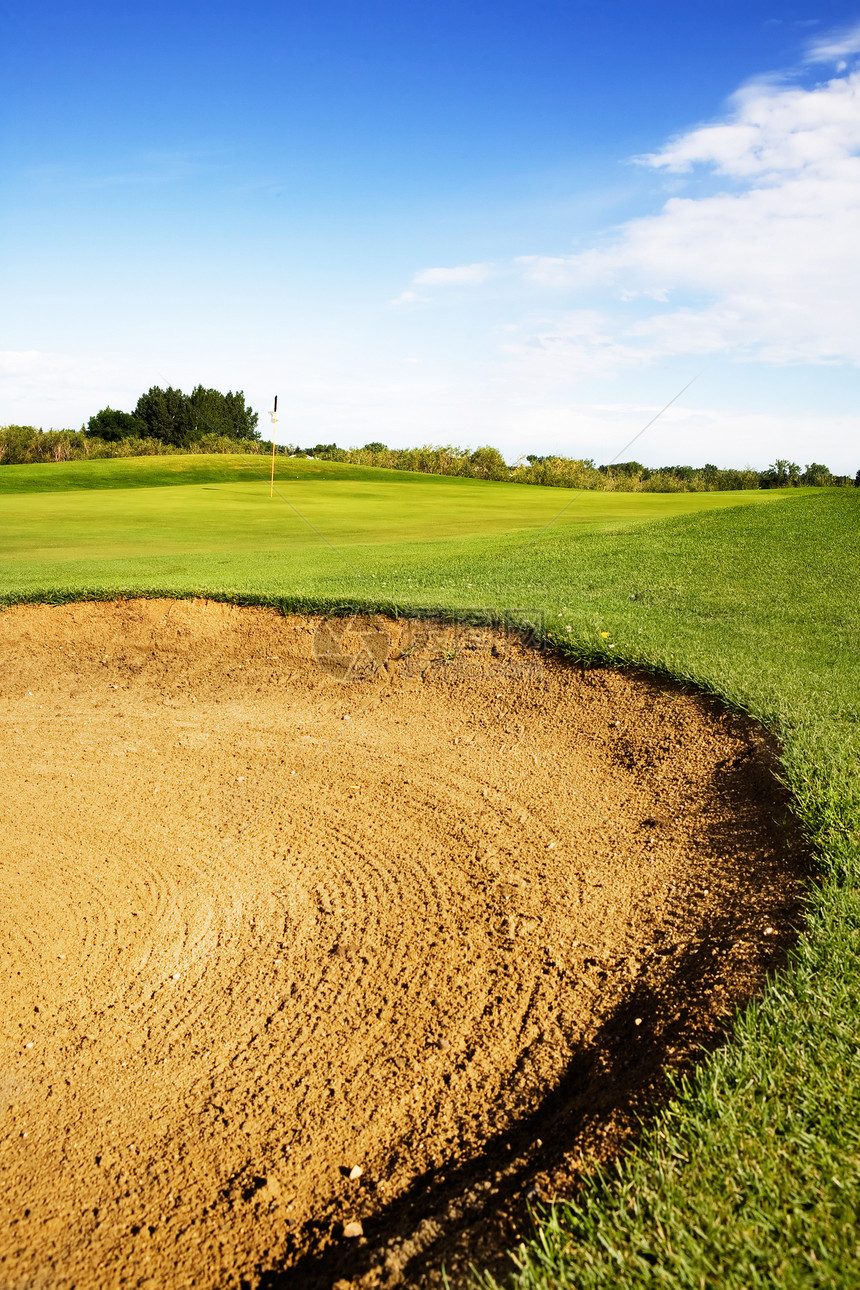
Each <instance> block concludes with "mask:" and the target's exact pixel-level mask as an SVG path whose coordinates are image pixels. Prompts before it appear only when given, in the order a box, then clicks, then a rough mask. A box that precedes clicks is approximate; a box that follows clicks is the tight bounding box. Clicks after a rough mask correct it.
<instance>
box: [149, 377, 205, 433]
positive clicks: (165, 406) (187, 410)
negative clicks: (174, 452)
mask: <svg viewBox="0 0 860 1290" xmlns="http://www.w3.org/2000/svg"><path fill="white" fill-rule="evenodd" d="M134 415H135V416H136V417H137V418H138V420H140V421H142V422H143V424H144V425H145V426H146V435H147V437H148V438H150V439H159V440H160V441H161V442H162V443H169V444H172V445H173V447H175V448H184V447H187V445H188V444H189V443H192V442H193V441H194V439H195V438H197V439H199V438H202V436H203V433H204V431H200V432H199V433H195V427H194V420H193V417H192V414H191V407H190V404H189V400H188V399H187V398H186V396H185V395H184V394H183V393H182V391H181V390H177V389H174V388H173V386H172V385H168V387H167V389H166V390H162V389H161V388H160V386H158V385H152V386H150V388H149V389H148V390H147V392H146V394H141V396H140V398H139V399H138V401H137V407H136V408H135V409H134Z"/></svg>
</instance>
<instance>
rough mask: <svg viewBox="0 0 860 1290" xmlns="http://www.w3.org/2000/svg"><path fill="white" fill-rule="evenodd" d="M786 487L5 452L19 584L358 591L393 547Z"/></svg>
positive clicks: (452, 552)
mask: <svg viewBox="0 0 860 1290" xmlns="http://www.w3.org/2000/svg"><path fill="white" fill-rule="evenodd" d="M46 481H47V482H48V483H51V484H52V485H53V486H52V488H51V489H50V490H49V489H47V488H46V487H45V483H46ZM64 482H65V484H66V487H65V488H63V487H61V485H62V484H63V483H64ZM111 482H113V484H114V487H108V485H109V484H111ZM85 485H86V486H85ZM4 489H5V496H3V492H4ZM781 497H782V494H781V493H778V492H776V491H774V492H765V493H759V492H745V493H669V494H649V493H593V492H582V493H571V492H569V491H567V490H564V489H552V488H536V487H532V486H527V485H511V484H487V483H482V482H480V481H476V480H472V479H460V478H446V477H443V476H438V475H417V474H411V473H408V472H404V471H388V470H384V471H383V470H373V469H372V468H370V467H361V466H346V465H340V464H338V463H329V462H313V461H307V460H302V459H299V460H297V461H291V462H279V463H278V474H277V495H276V497H275V498H274V499H271V498H270V497H269V484H268V474H267V462H266V461H265V459H262V460H261V459H259V458H257V459H250V461H249V460H248V459H245V458H225V457H216V456H213V457H174V458H171V457H151V458H131V459H128V460H120V461H96V462H67V463H64V464H61V465H39V466H8V467H6V468H5V469H0V550H2V551H3V561H4V564H5V566H6V568H5V570H4V575H5V576H4V579H3V586H4V589H5V590H6V591H7V592H9V593H12V594H24V593H25V592H27V591H28V590H33V591H38V590H39V589H40V588H45V587H46V586H48V585H50V587H51V589H52V590H53V591H56V592H57V593H58V594H59V593H62V590H63V589H64V588H68V589H69V590H74V589H75V588H81V587H83V586H86V587H94V586H101V587H104V588H106V589H109V588H130V587H134V588H136V589H139V590H151V589H154V588H156V587H161V588H163V589H165V590H181V589H182V588H183V586H187V585H190V584H193V585H194V586H195V588H211V589H213V590H214V589H217V588H219V587H221V586H223V585H224V583H225V579H226V580H227V582H228V583H229V586H230V587H231V588H232V589H235V590H237V591H238V590H240V589H243V588H244V589H245V590H248V591H252V592H255V591H257V590H259V589H260V587H261V586H264V587H265V588H266V589H267V591H268V592H269V593H272V594H274V593H278V594H283V595H289V594H295V593H296V592H297V591H299V590H300V589H301V591H302V593H303V594H305V595H310V594H312V592H313V589H314V587H316V586H317V585H318V584H319V583H320V581H321V580H329V579H331V578H334V579H335V580H337V577H338V574H342V575H345V577H346V578H347V580H348V583H349V586H348V587H347V584H344V592H348V591H349V590H351V591H353V592H354V591H355V589H356V588H355V585H353V584H355V583H356V579H358V582H359V583H362V582H363V581H368V580H371V579H372V578H373V577H374V576H378V575H379V574H380V571H381V570H382V571H384V569H385V567H386V561H387V558H388V556H389V555H390V553H391V551H392V550H395V549H396V550H397V551H400V550H404V551H405V550H407V549H409V550H412V548H415V552H414V554H415V558H416V559H417V560H418V562H419V563H421V564H426V565H428V567H429V568H432V567H433V566H434V565H435V564H437V563H439V564H442V565H446V564H447V563H448V562H449V561H450V560H451V559H459V558H460V557H461V556H463V555H466V556H467V557H468V554H469V552H470V551H471V549H472V545H471V544H472V542H473V540H474V539H478V540H479V541H480V540H483V539H497V538H504V537H513V539H514V541H515V542H516V543H517V544H521V543H522V542H523V541H524V540H525V539H526V537H527V536H528V535H532V534H534V533H536V532H539V531H540V530H541V529H543V528H544V527H545V526H546V525H547V524H549V523H551V522H553V521H554V520H555V518H556V517H557V516H558V515H559V512H561V511H563V512H564V513H563V514H562V515H561V517H560V518H559V519H558V521H557V523H558V526H559V528H560V530H564V531H567V530H569V529H570V528H571V527H575V528H576V529H578V530H580V531H582V530H584V529H585V528H592V529H607V528H610V527H617V526H619V525H626V524H630V523H637V522H643V521H648V520H652V519H655V518H659V517H665V516H670V515H681V514H688V513H690V512H693V511H699V510H710V509H714V508H725V507H728V506H736V505H738V504H739V503H741V502H742V503H744V504H746V505H753V504H756V503H758V504H759V505H761V504H769V505H772V504H773V503H774V502H776V501H779V500H780V498H781ZM321 534H324V536H325V540H322V539H321V537H320V535H321ZM440 543H441V544H442V545H441V546H437V545H434V544H440ZM445 543H447V546H446V545H444V544H445ZM166 557H168V558H169V559H168V563H167V564H166V563H165V558H166ZM210 557H211V558H210ZM261 569H265V577H264V581H263V583H262V584H261V583H260V578H259V573H260V570H261ZM386 581H387V582H389V581H390V576H389V578H387V579H386ZM344 592H341V593H339V594H344Z"/></svg>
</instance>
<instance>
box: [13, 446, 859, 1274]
mask: <svg viewBox="0 0 860 1290" xmlns="http://www.w3.org/2000/svg"><path fill="white" fill-rule="evenodd" d="M97 464H100V465H101V464H102V463H97ZM103 464H104V465H105V466H108V465H109V466H116V465H117V464H121V465H123V466H125V465H126V463H103ZM147 464H148V463H147ZM311 464H316V463H311ZM198 466H199V463H198ZM25 469H29V468H22V467H9V468H6V470H7V471H14V470H25ZM35 469H36V470H38V471H40V472H41V471H45V472H47V471H53V470H59V469H62V468H60V467H45V466H41V467H36V468H35ZM346 469H349V468H346ZM294 473H299V474H300V475H301V478H300V479H299V480H298V481H293V482H295V483H296V485H297V486H296V488H295V489H294V490H291V489H289V488H288V485H287V483H286V481H285V483H284V487H283V489H282V491H283V492H284V494H285V496H288V497H289V498H291V499H293V500H294V504H295V505H296V506H297V507H298V508H299V510H300V511H301V513H302V515H303V516H305V517H306V518H309V519H310V520H311V521H312V523H313V524H314V525H315V526H316V528H317V529H318V530H319V531H320V533H322V534H323V535H324V538H325V540H324V539H323V538H321V537H319V536H317V535H316V534H315V533H314V532H313V531H312V530H310V529H309V528H308V527H307V525H306V523H305V522H304V520H300V519H299V518H298V517H297V516H296V515H295V514H294V513H293V512H291V511H290V508H289V506H288V505H286V504H285V503H284V502H283V501H280V502H274V503H270V502H269V499H268V496H267V493H268V489H267V488H266V487H265V485H260V486H258V485H257V484H256V483H251V482H250V481H247V480H245V481H243V482H239V483H233V484H228V485H226V486H225V488H224V489H223V490H221V491H220V492H217V493H211V494H210V493H209V492H208V491H206V490H204V489H203V487H202V483H201V480H200V479H199V478H198V479H197V480H196V482H195V483H193V484H188V485H187V486H186V487H172V488H168V487H165V486H164V481H163V479H159V480H158V486H157V487H152V488H150V489H148V490H143V489H140V488H139V486H138V485H135V491H131V489H130V488H125V489H123V490H115V491H110V492H94V491H91V492H88V493H80V492H78V493H77V494H75V493H73V492H72V491H66V492H57V493H55V494H52V495H47V494H35V493H34V494H23V493H17V494H15V492H14V490H12V493H10V495H9V496H8V497H6V498H0V516H2V519H0V524H2V542H3V549H4V550H5V551H8V552H9V553H10V554H9V558H8V559H7V560H6V561H5V564H4V567H3V569H2V572H0V596H3V597H5V598H6V599H7V600H14V599H19V598H20V599H29V598H43V599H51V600H63V599H68V598H77V597H82V596H88V595H92V596H99V595H109V594H112V593H114V592H116V591H118V590H124V591H129V592H131V591H143V592H145V593H146V594H157V593H159V592H164V593H168V594H177V595H178V594H192V593H198V594H199V593H204V594H210V595H218V596H220V597H223V598H234V599H237V600H249V601H255V600H256V601H262V602H265V603H272V604H276V605H280V606H282V607H284V608H302V607H306V608H322V607H325V606H328V605H332V604H338V603H345V602H351V603H363V604H368V605H375V606H383V607H388V608H389V609H390V610H392V611H396V612H401V613H404V612H408V611H409V609H410V608H412V609H416V608H426V607H429V606H437V607H446V608H448V609H450V610H453V611H458V612H466V611H468V612H470V613H474V614H483V615H484V616H486V617H488V618H490V617H493V616H501V615H503V614H505V613H506V611H509V610H519V611H521V612H522V613H523V614H528V613H538V614H541V615H543V616H544V621H545V623H546V630H547V634H548V635H549V636H550V638H551V639H552V640H553V641H555V642H556V643H557V644H558V646H559V648H560V649H562V650H563V651H565V652H566V653H568V654H569V655H570V656H572V657H579V658H583V659H585V660H587V661H592V662H602V661H607V660H611V661H616V662H619V663H624V662H627V663H636V664H640V665H644V666H646V667H649V668H651V669H653V670H655V671H657V672H664V673H671V674H673V675H676V676H681V677H684V678H687V679H689V680H692V681H694V682H696V683H698V684H700V685H702V686H705V687H706V688H707V689H708V690H710V691H712V692H714V693H717V694H720V695H722V696H723V697H724V698H725V699H726V700H727V701H728V702H729V703H730V704H732V705H734V706H735V707H737V708H741V709H743V710H745V711H748V712H750V713H752V714H753V715H755V716H757V717H758V718H759V719H761V720H762V721H764V722H765V723H766V724H767V725H768V727H769V728H771V729H772V730H774V731H776V732H777V733H778V734H779V735H780V736H781V738H782V739H783V740H784V756H783V767H784V775H785V778H786V781H787V782H788V784H789V786H790V787H791V789H792V791H793V793H794V795H795V799H796V803H797V810H798V813H799V815H800V818H801V820H802V822H803V825H804V827H805V829H806V832H807V834H808V836H809V839H810V843H811V846H812V848H813V850H814V852H815V855H816V863H817V873H818V880H817V881H816V882H815V883H814V884H813V885H812V886H811V887H810V890H809V894H808V908H807V928H806V932H805V934H804V936H803V938H802V940H801V942H800V944H799V948H798V950H797V953H796V955H795V957H794V959H793V961H792V963H791V965H790V967H789V969H788V970H787V971H786V972H784V973H782V974H781V975H780V976H779V977H778V978H777V979H775V980H774V981H773V982H772V983H771V985H770V986H769V988H768V989H767V991H766V992H765V995H764V997H763V999H762V1000H761V1001H760V1002H759V1003H757V1004H756V1005H755V1006H753V1007H750V1008H749V1009H747V1010H746V1012H745V1013H744V1014H743V1016H742V1017H741V1018H740V1019H739V1021H738V1023H737V1026H736V1029H735V1032H734V1036H733V1039H732V1041H731V1042H730V1043H729V1044H727V1045H726V1047H725V1048H723V1049H722V1050H720V1051H719V1052H718V1053H716V1054H714V1055H712V1056H710V1057H708V1058H706V1059H705V1060H704V1061H703V1063H702V1065H701V1067H700V1068H699V1069H698V1071H697V1073H696V1074H695V1075H694V1076H693V1077H692V1078H691V1079H689V1080H688V1081H686V1082H684V1083H683V1084H682V1085H681V1086H680V1087H679V1088H678V1091H677V1096H676V1098H675V1100H674V1101H673V1103H672V1104H671V1106H670V1107H669V1108H668V1109H667V1110H665V1111H664V1112H662V1113H661V1114H660V1115H659V1116H658V1117H657V1119H656V1120H655V1121H654V1122H653V1123H652V1124H651V1126H650V1127H649V1128H648V1129H647V1130H646V1131H645V1134H644V1136H643V1138H642V1140H641V1141H640V1143H639V1145H638V1146H637V1148H636V1149H635V1150H634V1151H632V1152H631V1153H630V1154H629V1155H628V1156H627V1157H626V1158H625V1159H624V1160H623V1161H622V1162H621V1163H620V1164H619V1165H618V1166H617V1167H615V1168H613V1169H612V1170H609V1171H608V1172H607V1173H606V1174H605V1175H603V1176H596V1177H595V1179H594V1180H593V1181H592V1183H591V1184H589V1185H588V1186H587V1187H586V1189H585V1191H584V1193H583V1194H582V1195H581V1196H580V1198H579V1200H578V1202H577V1204H576V1205H564V1206H558V1207H556V1208H555V1209H553V1210H552V1211H550V1212H549V1213H547V1214H545V1215H544V1216H543V1218H542V1220H541V1224H540V1226H539V1229H538V1234H537V1236H536V1238H535V1239H534V1240H533V1241H532V1242H530V1243H527V1244H526V1245H525V1246H523V1247H522V1249H521V1251H520V1252H519V1257H520V1259H521V1264H522V1268H521V1271H520V1273H519V1274H518V1275H517V1277H516V1278H515V1284H516V1286H517V1287H518V1288H519V1290H550V1287H552V1290H556V1288H557V1287H577V1290H587V1288H590V1287H622V1288H626V1287H629V1288H632V1287H649V1288H650V1287H673V1288H674V1287H678V1288H680V1287H684V1288H685V1290H686V1288H687V1287H689V1288H690V1290H693V1288H696V1290H700V1288H701V1287H709V1288H710V1287H715V1288H716V1287H719V1288H720V1290H747V1288H749V1287H766V1286H767V1287H773V1286H778V1287H787V1288H789V1290H793V1288H794V1287H798V1290H799V1288H800V1287H821V1288H822V1290H823V1288H824V1287H846V1290H847V1288H848V1287H855V1286H857V1285H860V1237H858V1233H860V1224H858V1213H857V1209H858V1201H857V1197H858V1195H860V890H858V879H860V771H858V766H860V699H858V696H860V595H858V592H860V586H858V583H860V577H858V564H860V561H858V558H857V557H858V546H860V543H859V542H858V534H860V492H855V491H854V490H830V491H827V490H825V491H821V492H812V491H808V490H799V491H797V492H794V493H791V494H787V495H781V496H780V495H774V494H765V495H764V496H763V497H762V496H761V495H757V494H738V495H735V496H733V497H732V496H731V495H726V494H705V495H695V494H694V495H689V494H686V495H685V494H682V495H669V496H668V497H665V496H659V495H658V496H651V495H644V496H643V495H642V494H581V495H577V496H575V497H572V496H571V495H570V494H568V493H566V492H564V491H562V490H543V489H538V488H527V487H519V488H517V487H514V486H509V485H481V484H479V483H475V482H474V481H466V480H444V479H437V478H434V477H418V478H417V479H416V478H414V477H409V478H408V479H404V478H403V477H402V476H399V475H397V474H396V473H393V474H392V475H391V476H390V477H387V478H386V479H382V478H381V477H380V475H379V474H378V473H377V472H374V473H373V476H372V478H368V479H364V478H356V477H354V476H348V475H338V476H337V478H334V477H322V476H316V477H312V476H310V475H309V474H302V472H301V471H297V472H294ZM5 474H6V471H4V470H0V480H2V478H4V477H5ZM127 478H131V476H128V477H127ZM152 478H155V475H153V476H152ZM703 497H704V499H705V500H704V501H703V500H702V498H703ZM714 498H718V499H720V501H719V503H718V504H716V503H714V502H713V499H714ZM207 499H209V500H207ZM568 501H571V502H572V505H571V507H570V510H569V511H568V512H567V513H566V515H565V516H563V517H562V519H561V520H560V521H559V523H558V524H556V525H554V526H553V527H551V528H549V529H548V530H546V531H545V532H542V529H543V528H544V527H545V525H546V523H547V521H548V519H549V518H550V517H551V516H552V515H553V514H555V513H556V512H557V511H558V510H560V509H561V507H562V506H564V505H565V504H566V503H567V502H568ZM756 501H760V502H761V501H764V502H766V503H767V504H763V505H761V504H760V505H756V504H745V505H740V504H739V503H741V502H744V503H754V502H756ZM681 502H683V503H684V506H688V505H690V504H695V505H696V506H699V507H706V508H707V507H709V508H710V509H696V510H692V511H690V510H688V512H687V513H684V508H683V507H682V506H681ZM673 507H674V508H675V509H673ZM625 508H626V509H625ZM46 527H48V537H47V539H46V537H45V532H44V530H45V528H46ZM326 540H327V542H328V543H330V545H327V544H326ZM568 629H569V630H568ZM603 632H608V633H609V635H608V637H604V636H603V635H602V633H603ZM613 647H614V648H613Z"/></svg>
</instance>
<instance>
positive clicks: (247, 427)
mask: <svg viewBox="0 0 860 1290" xmlns="http://www.w3.org/2000/svg"><path fill="white" fill-rule="evenodd" d="M257 419H258V414H257V413H256V412H255V411H254V409H253V408H249V407H246V406H245V395H244V392H243V391H242V390H238V391H237V392H236V393H235V394H234V393H233V391H232V390H228V391H227V393H226V394H221V393H220V391H219V390H207V389H205V388H204V386H202V385H197V386H195V387H194V389H193V390H192V391H191V393H190V394H183V393H182V391H181V390H176V389H174V388H173V386H172V385H169V386H168V387H167V389H166V390H162V389H161V388H160V387H159V386H157V385H153V386H151V388H150V389H149V390H147V392H146V394H141V396H140V398H139V399H138V401H137V405H136V407H135V409H134V411H133V412H119V411H117V410H116V409H115V408H102V410H101V412H96V414H95V415H94V416H91V417H90V419H89V421H88V422H87V425H86V429H85V430H84V434H86V435H87V436H88V437H89V438H91V439H102V440H103V441H104V442H105V443H118V442H119V441H120V440H122V439H155V440H156V441H157V442H158V443H165V444H170V445H171V446H172V447H174V448H190V447H191V445H192V444H195V443H199V442H200V440H201V439H204V438H206V436H207V435H220V436H222V437H223V438H226V439H239V440H247V439H259V437H260V433H259V431H258V429H257Z"/></svg>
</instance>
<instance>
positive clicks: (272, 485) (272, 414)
mask: <svg viewBox="0 0 860 1290" xmlns="http://www.w3.org/2000/svg"><path fill="white" fill-rule="evenodd" d="M269 416H270V417H271V418H272V478H271V481H270V483H269V496H270V497H274V496H275V426H276V425H277V424H278V396H277V394H276V395H275V406H274V408H273V409H272V411H271V412H270V413H269Z"/></svg>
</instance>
